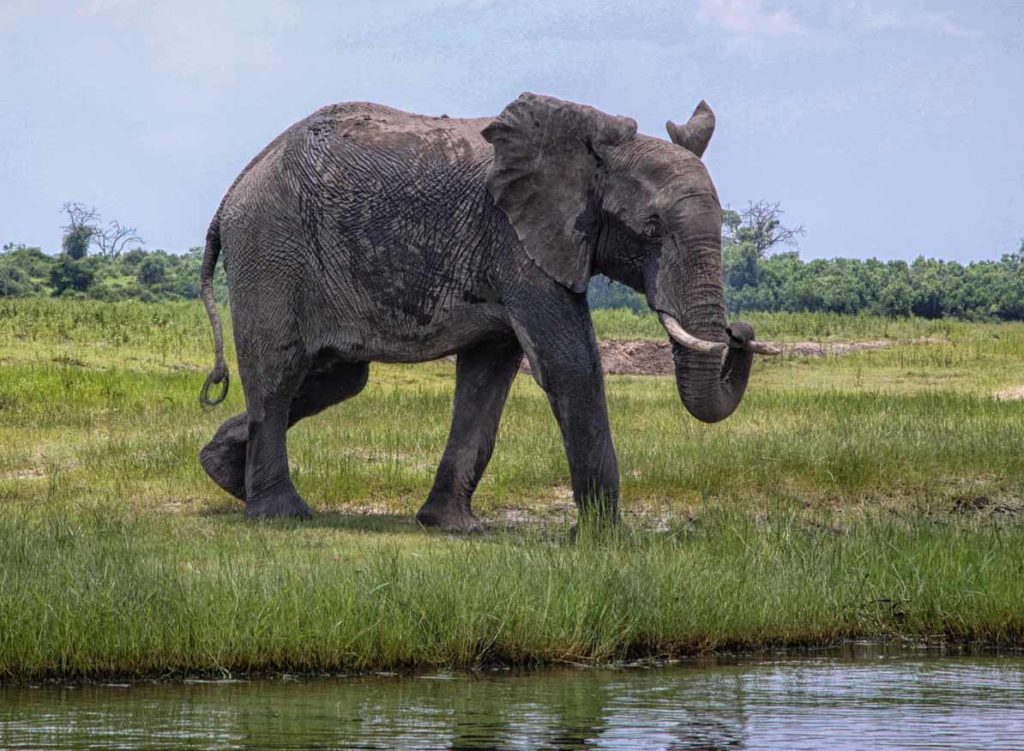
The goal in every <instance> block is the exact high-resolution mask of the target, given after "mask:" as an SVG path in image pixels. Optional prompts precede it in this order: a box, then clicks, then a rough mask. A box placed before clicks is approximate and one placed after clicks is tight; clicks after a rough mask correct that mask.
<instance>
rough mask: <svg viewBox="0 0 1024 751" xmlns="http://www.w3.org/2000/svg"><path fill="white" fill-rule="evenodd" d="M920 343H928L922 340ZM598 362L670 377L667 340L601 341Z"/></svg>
mask: <svg viewBox="0 0 1024 751" xmlns="http://www.w3.org/2000/svg"><path fill="white" fill-rule="evenodd" d="M921 343H928V340H922V342H921ZM896 344H897V342H896V341H894V340H891V339H875V340H869V341H862V342H830V343H827V344H820V343H818V342H790V343H788V344H782V345H781V347H782V352H783V354H785V355H793V356H795V357H826V356H828V355H848V354H851V353H853V352H861V351H864V350H872V349H885V348H887V347H892V346H894V345H896ZM598 347H599V348H600V350H601V363H602V365H603V366H604V372H605V373H612V374H616V375H671V374H672V372H673V367H672V348H671V347H670V346H669V343H668V342H667V341H664V342H659V341H649V340H637V341H614V340H613V341H605V342H600V343H599V344H598ZM522 369H523V370H524V371H525V372H527V373H529V372H530V363H529V362H528V361H527V360H526V358H523V364H522Z"/></svg>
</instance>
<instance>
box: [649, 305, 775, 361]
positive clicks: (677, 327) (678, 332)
mask: <svg viewBox="0 0 1024 751" xmlns="http://www.w3.org/2000/svg"><path fill="white" fill-rule="evenodd" d="M658 317H659V318H660V319H661V325H662V326H664V327H665V330H666V331H667V332H668V335H669V336H670V337H672V340H673V341H674V342H676V343H678V344H681V345H682V346H684V347H686V348H687V349H695V350H697V351H698V352H724V351H725V349H726V348H727V347H728V346H729V345H726V344H723V343H722V342H709V341H706V340H704V339H698V338H697V337H695V336H694V335H693V334H691V333H690V332H689V331H687V330H686V329H684V328H683V326H682V324H681V323H679V321H677V320H676V319H675V318H673V317H672V316H670V315H669V314H668V313H659V314H658ZM737 349H745V350H747V351H748V352H753V353H754V354H757V355H781V354H782V348H781V347H779V346H777V345H775V344H771V343H770V342H759V341H757V340H756V339H751V340H750V341H748V342H746V343H744V344H743V346H741V347H737Z"/></svg>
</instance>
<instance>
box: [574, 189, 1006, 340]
mask: <svg viewBox="0 0 1024 751" xmlns="http://www.w3.org/2000/svg"><path fill="white" fill-rule="evenodd" d="M782 213H783V212H782V210H781V209H780V207H779V204H777V203H769V202H767V201H757V202H753V201H752V202H750V203H749V204H748V206H747V208H746V209H744V210H742V211H730V210H726V211H724V212H723V215H724V216H723V220H724V221H723V226H722V261H723V275H724V278H725V300H726V305H727V306H728V308H729V312H730V313H732V314H737V313H742V312H744V311H758V312H766V313H779V312H786V313H805V312H806V313H863V314H868V315H881V316H889V317H903V316H911V315H914V316H920V317H921V318H943V317H952V318H961V319H966V320H983V319H989V320H991V319H996V320H1001V321H1020V320H1024V240H1022V241H1021V244H1020V247H1019V248H1018V250H1017V251H1016V252H1013V253H1006V254H1004V255H1003V256H1002V257H1001V258H1000V259H999V260H998V261H977V262H974V263H969V264H967V265H963V264H960V263H957V262H955V261H940V260H936V259H931V258H924V257H919V258H917V260H915V261H913V262H911V263H907V262H906V261H879V260H877V259H874V258H869V259H868V260H866V261H862V260H859V259H856V258H833V259H831V260H825V259H816V260H813V261H802V260H801V259H800V257H799V256H798V255H797V253H796V252H795V251H785V252H781V253H780V252H776V253H772V250H773V249H774V248H777V247H779V246H787V245H788V246H795V245H796V238H797V237H799V236H800V235H802V234H803V233H804V229H803V227H793V228H790V227H786V226H785V225H784V224H783V223H782ZM589 300H590V305H591V307H595V308H630V309H632V310H634V311H637V312H639V311H641V310H645V309H646V307H647V304H646V301H645V300H644V298H643V297H642V296H641V295H638V294H637V293H636V292H633V290H631V289H628V288H626V287H623V286H622V285H620V284H616V283H615V282H611V281H609V280H607V279H605V278H604V277H598V278H597V279H595V280H594V281H593V282H592V283H591V285H590V291H589Z"/></svg>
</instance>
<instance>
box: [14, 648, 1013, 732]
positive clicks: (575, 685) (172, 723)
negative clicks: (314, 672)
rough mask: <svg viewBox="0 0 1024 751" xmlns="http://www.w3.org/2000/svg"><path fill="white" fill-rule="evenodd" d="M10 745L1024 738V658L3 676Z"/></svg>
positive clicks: (888, 657) (872, 657) (881, 657)
mask: <svg viewBox="0 0 1024 751" xmlns="http://www.w3.org/2000/svg"><path fill="white" fill-rule="evenodd" d="M0 748H4V749H71V748H74V749H86V748H97V749H200V748H202V749H207V748H210V749H257V748H258V749H306V748H316V749H417V750H425V749H666V750H667V749H673V750H674V751H679V750H682V749H786V750H787V751H795V750H796V749H823V748H824V749H829V751H840V750H841V749H858V750H859V749H1024V658H1021V657H1011V658H996V657H988V658H977V657H970V658H947V657H928V656H909V657H908V656H906V655H903V656H892V655H885V654H875V655H868V656H863V655H862V656H860V657H858V658H857V659H849V658H836V657H830V658H816V659H811V658H799V659H794V658H791V659H783V660H772V661H758V662H751V661H748V662H739V663H735V664H721V663H711V664H699V665H698V664H694V665H676V666H671V667H664V668H657V669H629V670H605V669H602V670H558V671H549V672H538V673H527V674H518V675H517V674H512V673H509V672H497V673H488V674H485V675H483V676H475V677H474V676H447V675H434V676H423V677H414V678H409V677H406V678H398V677H380V676H376V677H358V678H337V679H329V680H328V679H324V680H310V681H288V680H274V681H254V682H219V683H185V684H181V683H173V684H144V685H136V686H132V687H117V686H105V687H79V688H70V687H65V688H51V687H46V688H19V689H13V688H8V689H0Z"/></svg>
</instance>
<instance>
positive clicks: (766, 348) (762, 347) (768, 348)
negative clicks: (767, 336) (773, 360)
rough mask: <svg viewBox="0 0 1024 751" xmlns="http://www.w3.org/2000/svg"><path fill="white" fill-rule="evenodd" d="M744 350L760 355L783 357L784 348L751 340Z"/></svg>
mask: <svg viewBox="0 0 1024 751" xmlns="http://www.w3.org/2000/svg"><path fill="white" fill-rule="evenodd" d="M744 349H748V350H750V351H751V352H754V353H756V354H758V355H781V354H782V348H781V347H779V346H778V345H777V344H771V343H769V342H759V341H757V340H756V339H751V340H750V341H749V342H747V346H746V347H744Z"/></svg>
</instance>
